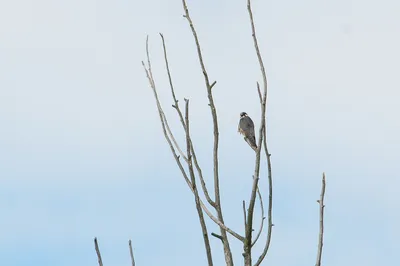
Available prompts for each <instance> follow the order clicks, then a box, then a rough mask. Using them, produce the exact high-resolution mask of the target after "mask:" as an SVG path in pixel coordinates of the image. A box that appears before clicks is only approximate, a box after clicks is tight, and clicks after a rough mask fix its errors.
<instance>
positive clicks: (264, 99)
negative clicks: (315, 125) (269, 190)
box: [243, 0, 268, 266]
mask: <svg viewBox="0 0 400 266" xmlns="http://www.w3.org/2000/svg"><path fill="white" fill-rule="evenodd" d="M247 10H248V13H249V17H250V24H251V32H252V37H253V43H254V48H255V50H256V55H257V58H258V62H259V65H260V69H261V75H262V78H263V88H264V91H263V95H262V101H261V123H260V130H259V140H258V148H257V150H256V163H255V170H254V176H253V186H252V191H251V196H250V201H249V209H248V214H247V226H246V230H245V231H246V234H245V238H246V241H245V243H244V253H243V256H244V261H245V265H246V266H251V265H252V258H251V247H252V232H253V228H252V226H253V216H254V206H255V200H256V192H257V190H258V180H259V175H260V158H261V146H262V143H263V139H264V135H265V134H264V133H265V131H266V126H265V120H266V119H265V117H266V115H265V113H266V103H267V89H268V87H267V75H266V72H265V67H264V63H263V60H262V57H261V53H260V49H259V47H258V41H257V36H256V31H255V26H254V19H253V13H252V10H251V2H250V0H247ZM259 94H261V92H259ZM267 157H268V156H267Z"/></svg>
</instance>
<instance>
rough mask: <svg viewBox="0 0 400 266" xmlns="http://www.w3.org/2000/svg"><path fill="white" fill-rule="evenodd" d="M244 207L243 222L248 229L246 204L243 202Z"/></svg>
mask: <svg viewBox="0 0 400 266" xmlns="http://www.w3.org/2000/svg"><path fill="white" fill-rule="evenodd" d="M242 203H243V204H242V207H243V221H244V227H245V228H246V225H247V221H246V202H245V201H243V202H242Z"/></svg>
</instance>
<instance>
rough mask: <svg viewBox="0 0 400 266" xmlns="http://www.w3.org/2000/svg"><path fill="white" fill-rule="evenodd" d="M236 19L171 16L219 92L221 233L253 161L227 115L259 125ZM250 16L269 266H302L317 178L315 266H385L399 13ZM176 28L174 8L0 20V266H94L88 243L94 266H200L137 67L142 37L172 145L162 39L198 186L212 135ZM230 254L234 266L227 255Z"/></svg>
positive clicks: (237, 6) (2, 6) (227, 9)
mask: <svg viewBox="0 0 400 266" xmlns="http://www.w3.org/2000/svg"><path fill="white" fill-rule="evenodd" d="M245 2H246V1H245V0H236V1H232V0H229V1H228V0H224V1H222V0H221V1H209V0H208V1H193V0H191V1H188V5H189V7H190V9H191V14H192V18H193V20H194V22H195V24H196V27H197V30H198V33H199V37H200V40H201V43H202V47H203V51H204V56H205V62H206V65H207V69H208V71H209V74H210V77H211V79H213V80H214V79H216V80H217V81H218V84H217V85H216V87H215V90H214V92H215V102H216V104H217V108H218V114H219V118H220V135H221V142H220V155H221V157H220V160H221V161H220V164H221V186H222V200H223V205H224V208H225V217H226V222H227V224H228V225H229V226H230V227H232V228H234V229H236V230H238V231H241V230H242V213H241V201H242V200H243V199H247V198H248V197H249V193H250V186H251V182H250V180H251V175H252V171H253V157H254V155H253V152H252V150H251V149H249V147H248V146H247V144H246V143H245V142H244V141H243V139H242V137H240V136H239V135H238V134H237V122H238V117H239V113H240V112H241V111H246V112H247V113H248V114H249V115H250V116H252V117H253V118H254V121H255V123H256V125H258V124H259V118H258V116H259V106H258V104H257V103H258V98H257V93H256V90H255V81H256V80H260V73H259V67H258V64H257V61H256V57H255V52H254V50H253V46H252V40H251V35H250V26H249V23H248V14H247V10H246V3H245ZM253 2H254V3H253V5H254V9H255V12H254V15H255V19H256V23H257V29H258V36H259V41H260V47H261V50H262V52H263V55H264V60H265V64H266V67H267V71H268V78H269V89H270V91H269V101H270V102H269V106H268V115H269V121H268V125H269V132H268V135H269V143H270V151H271V153H272V160H273V161H272V163H273V167H274V169H273V171H274V185H275V186H274V193H275V196H274V202H275V205H274V223H275V225H276V226H275V227H274V232H273V233H274V234H273V239H272V244H271V248H270V252H269V255H268V257H267V260H268V262H269V263H270V264H271V265H279V266H290V265H298V266H305V265H313V263H314V262H315V257H316V244H317V234H318V205H317V203H316V202H315V201H316V199H317V198H318V196H319V192H320V179H321V173H322V171H325V172H326V174H327V194H326V233H325V246H324V254H323V262H324V266H349V265H364V266H376V265H397V264H399V259H398V256H396V251H397V250H395V248H396V247H398V241H399V238H400V230H399V227H398V225H399V224H400V196H399V193H398V187H399V185H400V181H399V178H398V177H399V174H398V173H399V171H400V167H399V163H398V158H399V156H398V151H399V150H400V138H399V136H400V122H399V119H398V114H399V113H400V106H399V104H398V103H397V102H398V98H399V96H400V95H399V91H398V88H399V85H400V81H399V79H398V77H397V76H398V70H399V67H400V66H399V62H400V52H399V49H398V47H400V37H399V32H400V19H399V16H398V14H399V12H400V2H398V1H394V0H383V1H380V2H379V3H377V2H376V1H370V0H367V1H365V0H364V1H361V0H353V1H352V0H338V1H316V0H305V1H294V0H287V1H261V0H255V1H253ZM182 14H183V11H182V7H181V1H180V0H176V1H165V0H148V1H135V0H134V1H120V0H115V1H104V0H103V1H94V0H91V1H88V0H79V1H78V0H70V1H50V0H47V1H46V0H36V1H29V0H18V1H1V2H0V58H1V59H0V119H1V124H2V126H1V131H0V147H2V148H1V149H0V181H1V182H0V211H1V216H0V217H1V218H0V261H2V265H3V264H4V265H7V266H8V265H10V266H20V265H21V266H22V265H31V266H55V265H57V266H58V265H60V266H63V265H74V266H84V265H85V266H87V265H92V266H95V265H97V260H96V254H95V252H94V247H93V237H94V236H97V237H98V239H99V243H100V248H101V251H102V254H103V261H104V264H105V265H106V266H107V265H114V266H123V265H129V252H128V239H132V241H133V246H134V251H135V256H136V261H137V265H141V266H143V265H145V266H153V265H154V266H156V265H157V266H158V265H177V266H180V265H189V264H188V263H189V261H191V262H192V261H193V260H194V261H195V263H194V264H190V265H193V266H198V265H199V266H200V265H206V259H205V256H204V248H203V242H202V238H201V235H200V232H199V224H198V218H197V216H196V212H195V209H194V206H193V198H192V196H191V194H190V193H189V190H188V189H187V187H186V184H185V183H184V181H183V179H182V177H181V176H180V173H179V170H178V168H177V167H176V165H175V164H174V162H173V159H172V156H171V155H170V152H169V148H168V146H167V144H166V143H165V140H164V138H163V136H162V134H161V127H160V124H159V121H158V114H157V111H156V107H155V104H154V100H153V96H152V93H151V91H150V89H149V86H148V83H147V80H146V78H145V75H144V72H143V69H142V66H141V63H140V61H141V60H143V59H145V50H144V48H145V38H146V35H147V34H149V35H150V42H151V54H152V59H153V67H154V75H155V78H156V81H157V84H158V89H159V93H160V97H161V99H162V102H163V106H164V107H165V111H166V113H167V115H169V117H170V124H171V125H172V126H173V128H174V129H175V131H178V130H179V129H180V125H179V124H178V123H177V120H176V116H175V113H174V110H173V109H172V108H170V105H171V103H172V102H171V98H170V94H169V88H168V86H167V83H166V82H167V77H166V73H165V71H164V63H163V60H162V47H161V42H160V39H159V37H158V33H159V32H162V33H164V35H165V37H166V41H167V45H168V47H169V57H170V64H171V68H172V74H173V77H174V82H175V85H176V90H177V94H178V96H179V98H180V99H181V100H183V98H184V97H185V98H190V99H191V107H192V111H191V114H192V130H193V138H194V140H195V142H196V143H197V145H196V147H198V149H197V153H198V156H199V160H200V162H201V164H202V165H203V168H204V172H205V174H206V177H207V180H211V172H212V166H211V162H210V155H211V149H212V138H211V137H212V129H211V128H210V127H209V122H210V121H211V120H210V115H209V110H208V106H207V99H206V97H205V96H206V93H205V88H204V85H203V80H202V74H201V71H200V70H199V66H198V61H197V57H196V51H195V47H194V43H193V38H192V35H191V32H190V30H189V26H188V24H187V22H186V21H185V19H184V18H183V17H182ZM177 135H178V137H181V136H182V133H179V132H178V133H177ZM179 139H180V141H182V138H179ZM263 170H265V162H264V163H263ZM262 174H264V176H265V171H263V172H262ZM264 176H263V178H262V180H261V186H262V187H263V188H264V190H265V191H266V179H265V177H264ZM264 194H265V195H266V193H264ZM209 224H210V231H216V230H217V229H216V227H215V226H214V225H213V224H212V223H209ZM211 244H212V245H213V247H214V248H215V252H214V260H215V265H223V257H222V253H221V252H220V250H221V245H220V243H219V241H218V240H217V239H214V238H212V239H211ZM231 245H232V248H233V251H234V259H235V261H236V265H242V256H241V246H240V244H239V243H238V242H237V241H236V240H234V239H232V241H231ZM259 250H260V247H259V248H256V249H255V250H254V252H255V253H257V252H259Z"/></svg>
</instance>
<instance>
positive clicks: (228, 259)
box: [182, 0, 233, 266]
mask: <svg viewBox="0 0 400 266" xmlns="http://www.w3.org/2000/svg"><path fill="white" fill-rule="evenodd" d="M182 5H183V9H184V12H185V15H184V17H185V18H186V20H187V21H188V23H189V26H190V29H191V31H192V34H193V38H194V41H195V43H196V48H197V55H198V58H199V63H200V67H201V70H202V73H203V76H204V81H205V85H206V89H207V97H208V102H209V106H210V109H211V116H212V120H213V133H214V146H213V162H214V194H215V209H216V211H217V216H218V219H219V221H221V223H224V218H223V215H222V207H221V198H220V189H219V170H218V143H219V130H218V116H217V109H216V107H215V104H214V98H213V95H212V88H213V87H214V85H215V84H216V82H213V83H212V84H211V83H210V80H209V77H208V73H207V70H206V67H205V64H204V60H203V55H202V52H201V47H200V42H199V38H198V36H197V32H196V29H195V27H194V24H193V21H192V19H191V17H190V14H189V9H188V7H187V4H186V1H185V0H182ZM220 230H221V237H222V239H223V241H222V243H223V246H224V254H225V262H226V264H227V265H228V266H233V259H232V252H231V248H230V246H229V240H228V236H227V234H226V230H225V229H224V228H222V227H221V228H220Z"/></svg>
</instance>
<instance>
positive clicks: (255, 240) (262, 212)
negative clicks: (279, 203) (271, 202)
mask: <svg viewBox="0 0 400 266" xmlns="http://www.w3.org/2000/svg"><path fill="white" fill-rule="evenodd" d="M257 194H258V198H259V199H260V209H261V224H260V229H259V230H258V233H257V236H256V239H254V241H253V243H251V246H254V245H255V244H256V243H257V240H258V239H259V238H260V235H261V233H262V230H263V228H264V220H265V217H264V203H263V200H262V197H261V192H260V189H259V188H258V187H257Z"/></svg>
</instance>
